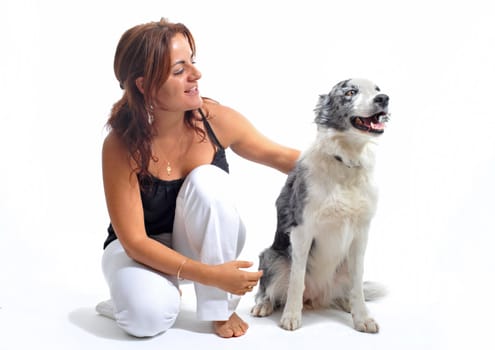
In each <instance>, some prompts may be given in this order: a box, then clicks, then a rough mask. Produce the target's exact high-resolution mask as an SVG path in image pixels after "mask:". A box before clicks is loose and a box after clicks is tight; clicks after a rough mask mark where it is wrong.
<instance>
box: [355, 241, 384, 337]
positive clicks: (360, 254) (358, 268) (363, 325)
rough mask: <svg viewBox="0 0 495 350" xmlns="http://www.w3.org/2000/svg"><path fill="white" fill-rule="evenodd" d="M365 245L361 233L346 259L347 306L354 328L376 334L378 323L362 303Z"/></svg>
mask: <svg viewBox="0 0 495 350" xmlns="http://www.w3.org/2000/svg"><path fill="white" fill-rule="evenodd" d="M366 244H367V232H363V233H362V234H361V236H360V237H358V238H356V239H354V241H353V243H352V244H351V249H350V254H349V257H348V267H349V276H350V280H351V281H350V282H351V288H350V293H349V304H350V309H351V314H352V319H353V322H354V328H355V329H356V330H358V331H360V332H366V333H377V332H378V330H379V327H378V323H376V321H375V320H374V319H373V318H371V317H370V316H369V314H368V309H367V308H366V305H365V303H364V292H363V272H364V253H365V250H366Z"/></svg>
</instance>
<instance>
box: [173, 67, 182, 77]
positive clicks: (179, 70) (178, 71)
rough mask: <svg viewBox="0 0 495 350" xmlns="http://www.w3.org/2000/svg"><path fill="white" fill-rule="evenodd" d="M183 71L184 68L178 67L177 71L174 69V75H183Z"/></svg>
mask: <svg viewBox="0 0 495 350" xmlns="http://www.w3.org/2000/svg"><path fill="white" fill-rule="evenodd" d="M182 73H184V68H181V69H177V70H176V71H174V75H181V74H182Z"/></svg>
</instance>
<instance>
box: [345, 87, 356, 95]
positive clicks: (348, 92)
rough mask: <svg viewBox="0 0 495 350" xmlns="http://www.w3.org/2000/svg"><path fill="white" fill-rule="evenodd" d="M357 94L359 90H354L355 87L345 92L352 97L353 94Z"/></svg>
mask: <svg viewBox="0 0 495 350" xmlns="http://www.w3.org/2000/svg"><path fill="white" fill-rule="evenodd" d="M355 94H357V90H354V89H352V90H349V91H347V92H346V93H345V95H346V96H347V97H352V96H354V95H355Z"/></svg>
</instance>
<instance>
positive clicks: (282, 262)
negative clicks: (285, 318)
mask: <svg viewBox="0 0 495 350" xmlns="http://www.w3.org/2000/svg"><path fill="white" fill-rule="evenodd" d="M286 254H287V252H283V251H277V250H275V249H272V248H268V249H265V250H264V251H263V252H262V253H261V254H260V262H259V269H260V270H263V276H262V277H261V279H260V284H259V288H258V291H257V293H256V297H255V301H256V304H255V306H254V307H253V308H252V309H251V315H252V316H256V317H264V316H269V315H271V314H272V312H273V310H275V308H277V307H278V306H279V305H281V304H282V303H283V302H284V300H285V298H286V293H287V285H288V280H289V278H288V275H289V268H290V261H289V258H288V256H287V255H286Z"/></svg>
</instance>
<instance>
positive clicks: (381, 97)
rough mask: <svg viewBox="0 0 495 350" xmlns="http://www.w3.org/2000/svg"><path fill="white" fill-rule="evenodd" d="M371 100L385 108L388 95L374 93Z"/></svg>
mask: <svg viewBox="0 0 495 350" xmlns="http://www.w3.org/2000/svg"><path fill="white" fill-rule="evenodd" d="M373 102H374V103H376V104H377V105H379V106H380V107H382V108H385V107H387V106H388V96H387V95H385V94H379V95H376V96H375V98H374V99H373Z"/></svg>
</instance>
